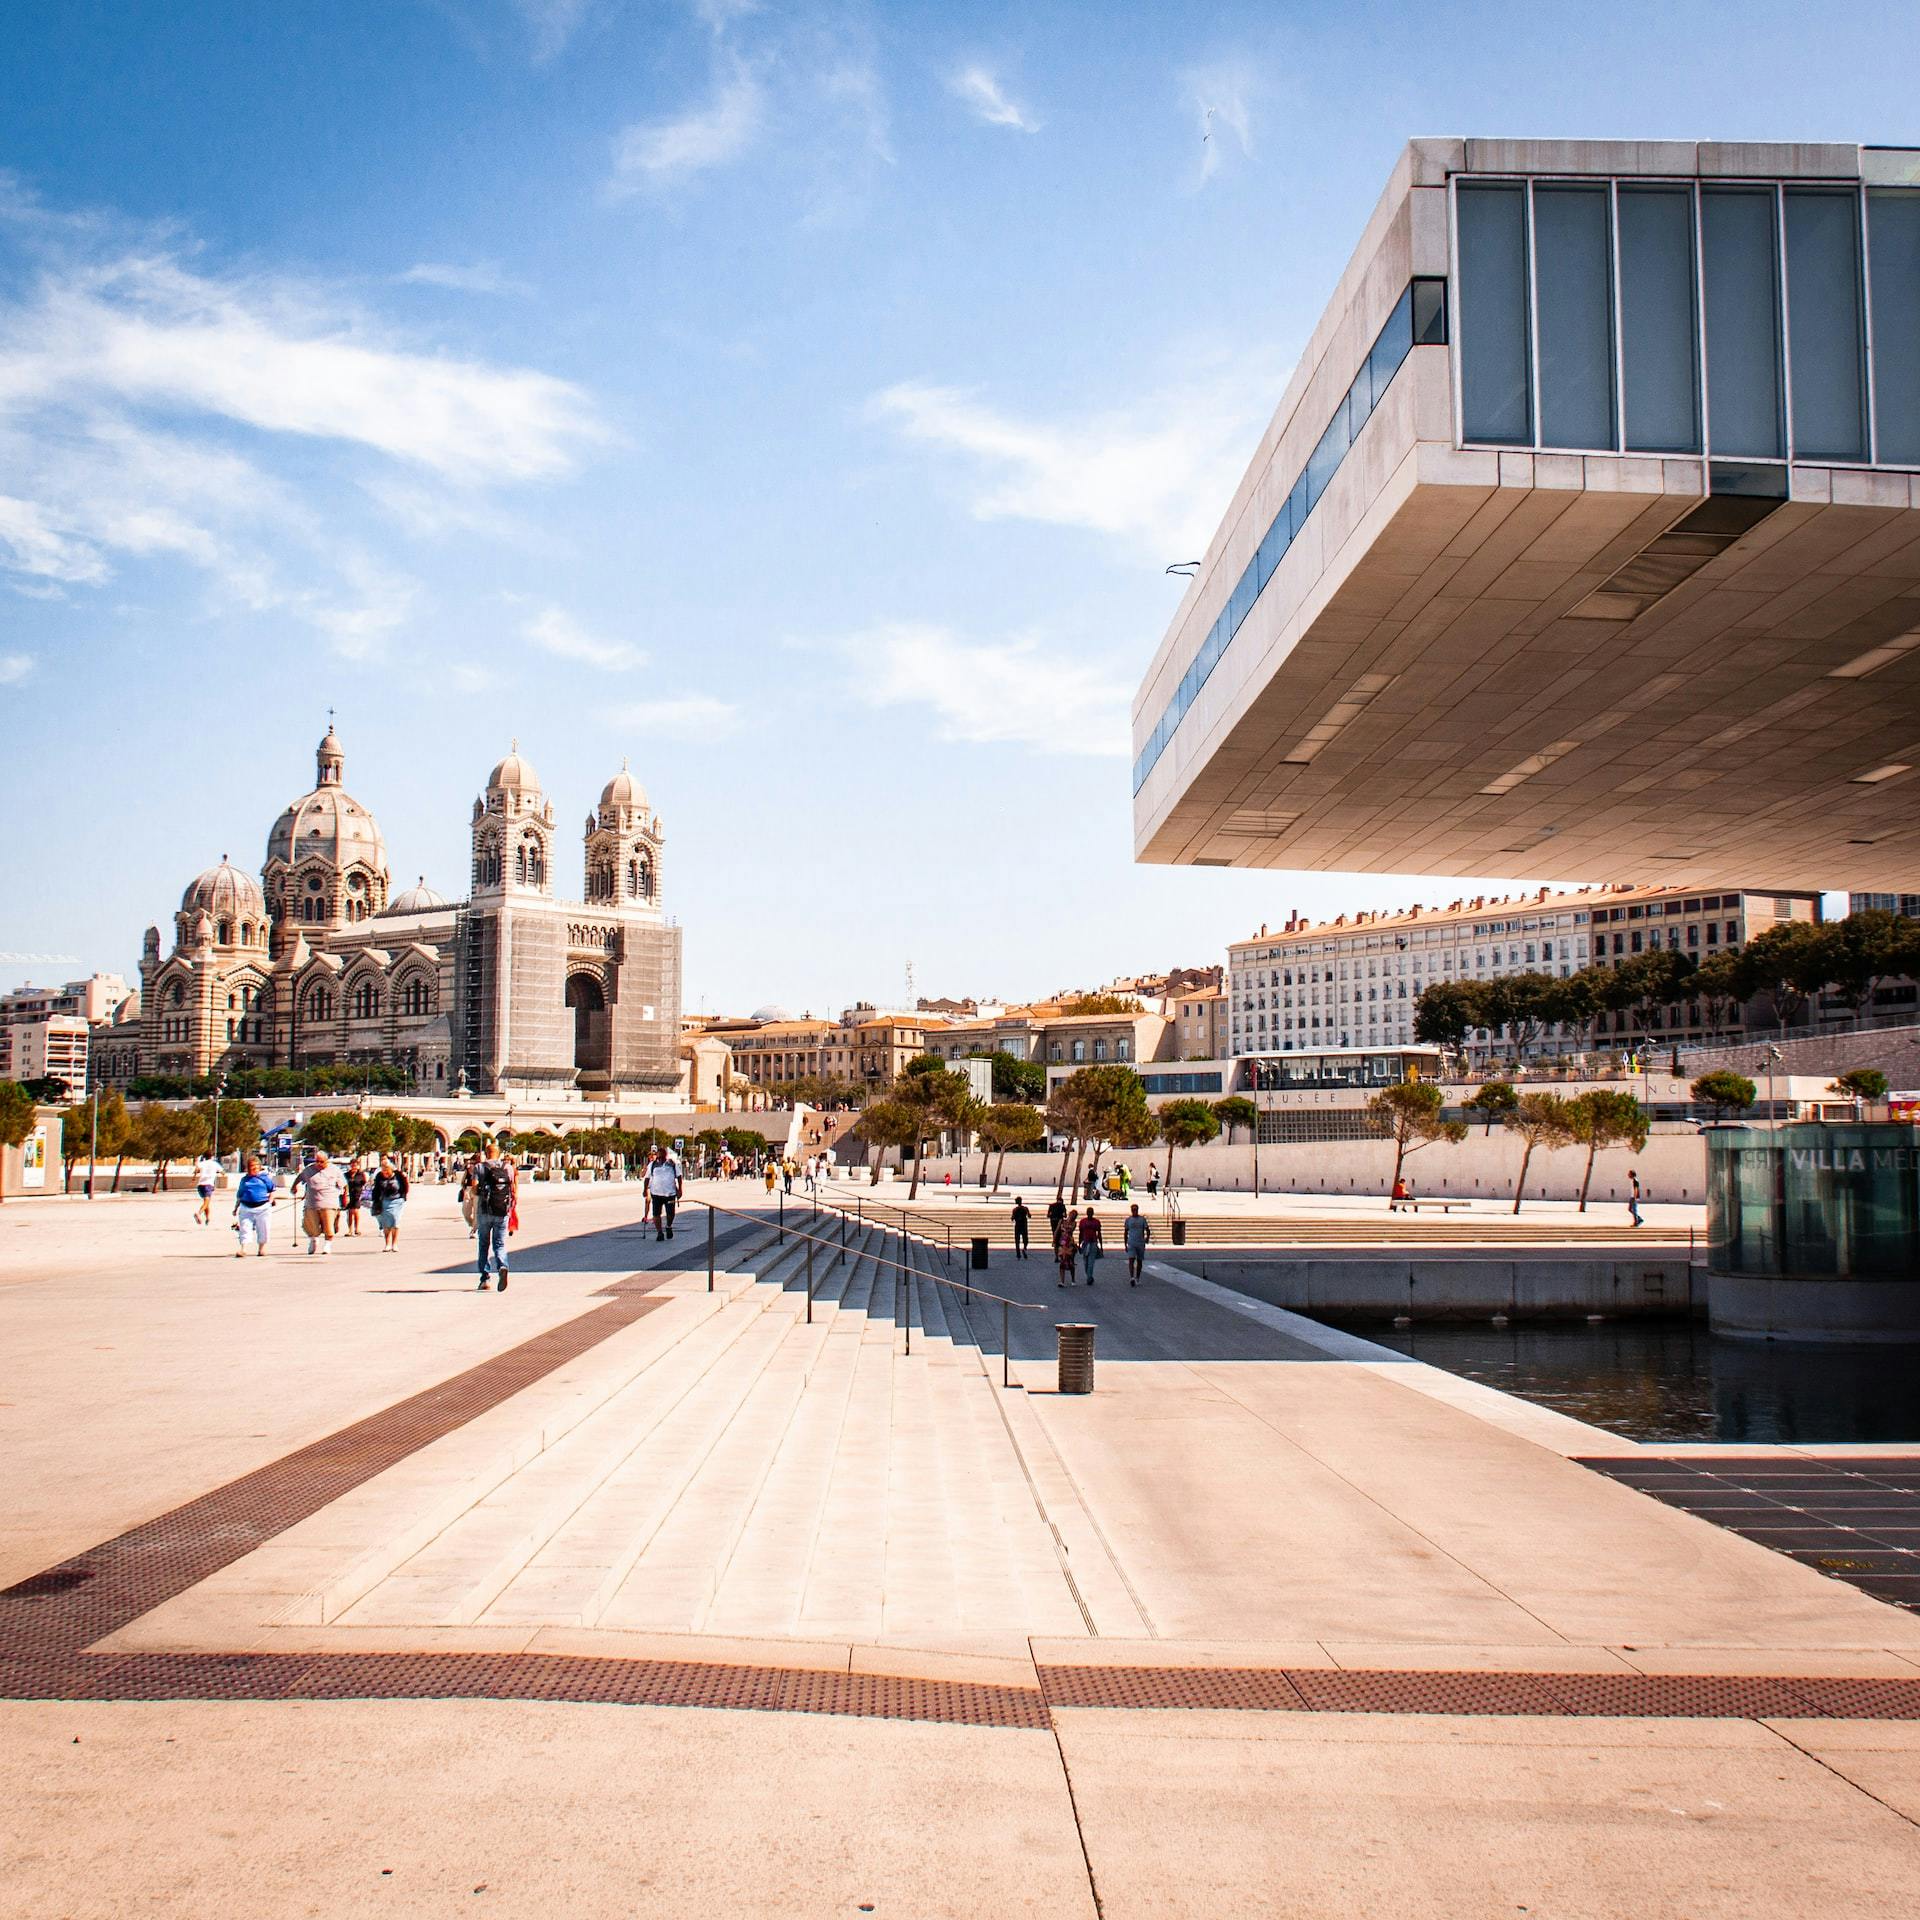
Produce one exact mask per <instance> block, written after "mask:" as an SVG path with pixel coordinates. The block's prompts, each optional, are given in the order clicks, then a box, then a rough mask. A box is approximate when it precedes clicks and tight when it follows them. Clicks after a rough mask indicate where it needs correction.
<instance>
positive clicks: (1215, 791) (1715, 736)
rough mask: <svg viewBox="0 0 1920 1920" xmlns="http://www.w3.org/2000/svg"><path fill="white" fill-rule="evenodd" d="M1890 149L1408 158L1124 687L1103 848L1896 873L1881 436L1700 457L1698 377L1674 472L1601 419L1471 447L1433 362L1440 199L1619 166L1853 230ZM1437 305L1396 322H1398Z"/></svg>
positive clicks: (1896, 728)
mask: <svg viewBox="0 0 1920 1920" xmlns="http://www.w3.org/2000/svg"><path fill="white" fill-rule="evenodd" d="M1911 159H1912V156H1892V155H1886V154H1874V153H1872V152H1870V151H1869V150H1866V149H1859V148H1851V147H1811V148H1809V147H1743V148H1710V147H1707V146H1700V147H1694V146H1692V145H1682V144H1677V143H1661V144H1659V145H1657V146H1653V147H1647V146H1636V145H1633V144H1628V143H1621V144H1609V143H1596V142H1479V141H1466V142H1462V141H1419V142H1415V143H1414V144H1413V146H1411V147H1410V148H1409V149H1408V150H1407V153H1406V154H1405V155H1404V156H1403V158H1402V161H1401V164H1400V167H1399V169H1398V170H1397V172H1396V174H1395V176H1394V179H1393V181H1392V182H1391V184H1390V185H1389V187H1388V190H1387V193H1386V195H1385V197H1384V198H1383V200H1382V201H1381V203H1380V206H1379V209H1378V210H1377V211H1376V213H1375V215H1374V218H1373V221H1372V222H1371V224H1370V225H1369V228H1368V230H1367V232H1366V234H1365V236H1364V237H1363V239H1362V241H1361V243H1360V247H1359V249H1358V250H1357V251H1356V254H1355V256H1354V260H1353V263H1352V265H1351V266H1350V267H1349V268H1348V270H1347V273H1346V275H1345V276H1344V278H1343V280H1342V282H1341V284H1340V287H1339V289H1338V290H1337V292H1336V294H1335V298H1334V301H1333V303H1332V305H1331V306H1330V307H1329V309H1328V312H1327V315H1326V317H1325V318H1324V319H1323V321H1322V322H1321V324H1320V327H1319V328H1318V330H1317V331H1316V333H1315V335H1314V337H1313V339H1312V341H1311V342H1310V343H1309V345H1308V348H1307V350H1306V353H1305V355H1304V356H1303V358H1302V362H1301V368H1300V371H1299V372H1298V373H1297V374H1296V375H1295V377H1294V381H1293V383H1292V385H1291V386H1290V388H1289V391H1288V394H1287V396H1286V398H1285V399H1284V400H1283V401H1282V403H1281V407H1280V409H1279V411H1278V412H1277V413H1276V415H1275V418H1274V422H1273V424H1272V426H1271V427H1270V428H1269V430H1268V433H1267V436H1266V437H1265V439H1264V440H1263V442H1262V445H1261V448H1260V450H1259V452H1258V454H1257V455H1256V457H1255V459H1254V461H1253V463H1252V464H1251V466H1250V467H1249V469H1248V472H1247V475H1246V477H1245V478H1244V479H1243V481H1242V482H1241V485H1240V487H1239V489H1238V490H1237V492H1236V495H1235V497H1234V500H1233V502H1232V505H1231V507H1230V509H1229V511H1228V513H1227V515H1226V517H1225V519H1224V520H1223V522H1222V524H1221V527H1220V529H1219V531H1218V532H1217V533H1216V535H1215V537H1214V540H1213V543H1212V545H1211V547H1210V549H1209V552H1208V555H1207V559H1206V562H1205V564H1204V566H1203V569H1202V571H1201V573H1200V575H1199V576H1198V577H1197V578H1196V580H1195V582H1194V584H1193V587H1192V588H1191V589H1190V591H1189V593H1188V595H1187V598H1186V600H1185V602H1184V603H1183V605H1182V607H1181V609H1180V611H1179V613H1178V615H1177V616H1176V618H1175V620H1174V622H1173V624H1172V626H1171V627H1170V629H1169V632H1168V636H1167V639H1166V642H1165V643H1164V645H1163V646H1162V649H1161V651H1160V654H1159V655H1158V656H1157V658H1156V660H1155V662H1154V664H1153V666H1152V667H1151V669H1150V670H1149V672H1148V675H1147V677H1146V679H1145V681H1144V682H1143V684H1142V688H1141V691H1140V695H1139V698H1138V700H1137V701H1136V706H1135V726H1134V734H1135V742H1134V743H1135V749H1136V752H1137V754H1138V755H1139V759H1138V761H1137V763H1136V794H1135V848H1136V854H1137V857H1138V858H1140V859H1141V860H1144V861H1152V862H1174V863H1191V864H1207V865H1229V866H1256V867H1268V868H1317V869H1336V870H1362V871H1375V872H1403V873H1405V872H1417V873H1433V874H1453V875H1475V874H1490V873H1497V874H1502V875H1511V876H1515V877H1520V878H1535V879H1552V878H1592V879H1614V878H1623V877H1631V878H1633V879H1635V880H1640V881H1647V882H1654V881H1658V882H1661V883H1666V882H1672V883H1674V884H1678V885H1684V886H1689V887H1692V886H1713V885H1735V884H1738V885H1754V884H1765V885H1768V886H1777V887H1790V888H1797V889H1818V888H1826V887H1856V888H1865V887H1867V886H1869V885H1891V884H1899V883H1902V882H1903V881H1904V879H1905V878H1907V877H1910V876H1911V875H1912V873H1913V872H1914V871H1915V870H1916V865H1917V864H1920V809H1916V808H1915V806H1914V804H1913V801H1912V792H1913V788H1912V785H1911V782H1912V780H1913V779H1914V778H1915V777H1916V776H1915V769H1916V767H1920V500H1917V499H1916V494H1915V487H1916V485H1920V474H1916V472H1915V471H1914V470H1911V469H1907V468H1896V467H1894V466H1892V465H1891V464H1890V463H1888V461H1887V457H1886V455H1885V453H1884V452H1883V453H1882V455H1881V457H1880V459H1879V460H1877V461H1869V460H1866V459H1864V458H1863V459H1861V460H1859V461H1857V462H1854V463H1849V464H1841V463H1837V462H1834V461H1832V460H1830V459H1829V460H1815V459H1813V458H1811V457H1807V456H1803V455H1801V454H1799V453H1798V451H1797V448H1796V447H1795V445H1794V443H1793V442H1792V441H1791V440H1790V439H1789V438H1788V437H1787V435H1786V432H1785V429H1784V428H1783V430H1782V434H1781V439H1780V447H1781V453H1780V455H1779V457H1778V458H1775V459H1772V460H1770V461H1759V462H1755V461H1751V460H1746V459H1736V458H1733V457H1730V456H1729V457H1722V456H1723V453H1725V452H1726V449H1725V448H1724V447H1723V445H1722V444H1721V442H1722V441H1724V440H1726V439H1727V438H1728V434H1729V431H1730V430H1728V429H1725V428H1723V427H1721V425H1720V416H1719V414H1718V413H1717V412H1715V411H1713V410H1712V407H1711V401H1712V389H1711V388H1710V387H1708V386H1706V383H1705V377H1704V375H1703V374H1702V373H1701V372H1700V364H1703V363H1696V366H1695V373H1694V378H1695V382H1696V394H1695V401H1694V405H1695V409H1696V418H1697V419H1700V418H1704V419H1708V420H1709V421H1710V424H1711V426H1712V431H1711V432H1709V433H1708V434H1707V436H1706V438H1705V439H1704V440H1702V441H1701V442H1700V443H1699V444H1698V445H1697V446H1696V449H1695V451H1694V452H1693V453H1692V454H1686V453H1681V454H1651V453H1646V452H1639V451H1633V450H1630V449H1631V446H1632V442H1631V439H1630V438H1629V439H1628V440H1627V442H1626V444H1625V445H1622V444H1620V442H1621V439H1622V436H1621V435H1620V433H1619V431H1618V428H1617V418H1618V416H1617V415H1616V428H1615V440H1616V445H1615V448H1614V450H1612V451H1600V452H1594V451H1567V450H1555V449H1554V448H1552V447H1551V446H1549V445H1547V444H1543V437H1544V434H1545V431H1546V430H1543V429H1541V428H1540V427H1539V426H1538V425H1537V411H1536V425H1535V426H1534V428H1532V429H1531V430H1526V429H1524V428H1523V431H1525V432H1526V437H1527V439H1528V440H1529V441H1530V444H1527V445H1515V446H1489V445H1476V444H1473V443H1472V441H1471V438H1470V436H1469V434H1468V433H1467V431H1466V430H1465V428H1464V426H1463V424H1462V411H1461V408H1462V402H1461V391H1460V389H1461V380H1462V375H1461V371H1460V368H1461V354H1462V347H1463V345H1464V346H1465V348H1467V349H1468V350H1469V351H1471V350H1472V348H1473V345H1474V342H1475V340H1476V339H1477V338H1482V337H1484V332H1485V330H1484V329H1483V330H1482V334H1480V335H1476V334H1475V333H1474V332H1473V331H1472V325H1471V322H1472V315H1471V313H1470V314H1469V316H1468V318H1469V328H1468V333H1467V338H1466V340H1465V342H1464V343H1463V342H1462V340H1461V334H1460V321H1459V315H1460V301H1461V293H1460V286H1459V272H1460V264H1459V259H1458V253H1457V235H1456V214H1455V204H1456V196H1457V194H1458V193H1459V191H1460V190H1461V188H1462V183H1463V182H1464V181H1468V180H1477V181H1482V182H1487V183H1493V182H1504V183H1506V184H1511V183H1512V182H1513V181H1514V180H1515V179H1520V180H1522V181H1523V182H1532V183H1533V186H1534V187H1536V188H1537V187H1538V186H1539V183H1540V182H1541V181H1542V180H1546V179H1548V178H1551V179H1552V181H1553V183H1554V184H1555V185H1556V186H1557V187H1558V188H1559V189H1560V190H1562V191H1567V190H1570V189H1573V188H1575V187H1577V186H1580V185H1582V184H1584V185H1585V186H1587V187H1588V188H1589V189H1592V190H1595V191H1597V193H1598V194H1599V195H1600V196H1601V197H1602V198H1604V196H1605V194H1606V193H1607V191H1608V190H1609V188H1608V182H1609V181H1612V182H1613V183H1614V186H1615V187H1616V188H1623V187H1624V186H1625V185H1626V183H1625V182H1623V181H1621V180H1620V176H1623V175H1627V176H1641V177H1642V184H1646V185H1648V186H1649V187H1650V188H1652V187H1653V186H1654V185H1655V184H1657V185H1658V188H1659V190H1662V191H1669V192H1674V193H1679V194H1684V195H1687V196H1691V197H1690V198H1689V199H1688V204H1689V205H1694V204H1696V203H1697V204H1698V205H1700V206H1703V207H1705V208H1706V209H1707V210H1708V211H1709V212H1711V211H1712V210H1713V209H1714V207H1716V206H1717V205H1719V204H1720V202H1719V201H1717V200H1715V198H1714V196H1715V195H1716V194H1723V195H1724V194H1732V195H1736V196H1737V194H1738V193H1739V192H1745V191H1751V192H1764V194H1767V195H1772V194H1775V193H1778V194H1781V195H1784V196H1785V199H1784V202H1783V201H1781V200H1778V199H1776V200H1774V201H1772V202H1771V204H1772V205H1773V206H1774V207H1775V208H1776V209H1777V208H1778V207H1779V206H1780V205H1782V204H1784V205H1785V206H1786V208H1787V211H1788V218H1789V219H1791V218H1792V215H1793V210H1794V208H1795V207H1796V206H1797V205H1798V204H1799V203H1798V202H1797V201H1796V200H1795V198H1794V196H1795V194H1796V193H1815V194H1827V193H1831V194H1835V195H1840V196H1850V199H1849V204H1851V205H1854V206H1856V207H1857V206H1861V205H1865V206H1867V207H1869V208H1871V209H1873V210H1874V212H1875V215H1876V218H1877V217H1878V211H1879V205H1880V201H1881V200H1882V199H1886V200H1888V201H1892V200H1895V199H1900V200H1902V205H1901V206H1900V207H1899V208H1897V209H1895V211H1898V212H1899V213H1900V215H1901V217H1902V218H1903V219H1904V218H1907V217H1908V211H1907V209H1906V207H1905V204H1904V199H1903V196H1905V195H1906V189H1905V187H1897V186H1888V185H1886V184H1884V183H1886V182H1889V181H1893V180H1906V179H1907V178H1908V175H1909V174H1910V173H1911V170H1912V169H1911V166H1910V164H1909V163H1910V162H1911ZM1896 162H1898V164H1896ZM1756 176H1763V177H1765V179H1766V180H1767V181H1768V182H1770V184H1766V185H1765V186H1764V188H1762V187H1759V186H1756V185H1755V180H1756ZM1729 179H1734V180H1744V181H1745V182H1747V187H1746V188H1736V187H1733V186H1729V185H1727V184H1726V183H1727V182H1728V180H1729ZM1876 180H1877V181H1880V182H1882V183H1883V184H1882V185H1881V186H1879V187H1876V186H1875V184H1874V183H1875V182H1876ZM1676 183H1677V184H1676ZM1715 183H1719V184H1715ZM1863 183H1864V198H1863V197H1862V194H1863ZM1527 204H1528V206H1529V207H1531V206H1532V205H1533V204H1534V202H1533V200H1532V199H1529V200H1528V202H1527ZM1728 204H1731V201H1729V202H1728ZM1596 205H1598V201H1596ZM1775 217H1776V218H1777V217H1778V216H1777V213H1776V216H1775ZM1531 218H1532V216H1531V215H1529V219H1531ZM1890 218H1891V216H1889V219H1890ZM1890 230H1891V229H1890V227H1889V231H1890ZM1527 231H1528V233H1531V232H1532V231H1533V229H1532V228H1531V227H1529V228H1528V229H1527ZM1609 231H1610V229H1609ZM1887 246H1888V249H1889V253H1888V257H1889V259H1890V258H1891V252H1890V248H1891V242H1888V243H1887ZM1605 259H1606V260H1607V261H1608V262H1611V259H1612V256H1611V255H1607V256H1605ZM1608 270H1610V269H1609V267H1607V266H1603V267H1602V272H1603V273H1604V272H1606V271H1608ZM1540 271H1541V274H1542V277H1543V282H1544V277H1545V275H1546V273H1547V268H1546V267H1545V266H1543V267H1542V268H1541V269H1540ZM1774 271H1775V274H1776V279H1777V278H1778V276H1779V273H1780V267H1779V263H1778V260H1777V259H1776V261H1775V266H1774ZM1703 284H1705V285H1706V287H1707V296H1706V311H1707V312H1708V314H1709V317H1711V315H1712V314H1713V312H1714V311H1715V309H1714V308H1713V305H1712V299H1713V287H1712V285H1711V284H1710V283H1707V282H1703ZM1442 286H1445V287H1446V288H1447V289H1449V291H1448V292H1447V293H1444V294H1442V293H1439V292H1435V293H1434V294H1433V295H1432V296H1431V297H1430V298H1429V299H1428V300H1427V303H1426V312H1427V325H1428V332H1427V333H1426V334H1425V335H1422V334H1421V333H1420V332H1419V331H1417V329H1418V328H1419V327H1420V325H1421V312H1422V309H1421V308H1420V307H1419V306H1418V305H1415V306H1414V307H1413V308H1412V309H1411V311H1412V313H1413V316H1414V317H1413V320H1412V322H1411V323H1409V321H1408V319H1407V317H1406V314H1407V311H1408V309H1407V307H1406V305H1405V303H1407V302H1409V301H1410V300H1412V298H1413V296H1415V295H1416V294H1418V293H1419V292H1420V290H1421V289H1422V288H1423V287H1426V288H1435V289H1438V288H1441V287H1442ZM1616 298H1617V296H1616ZM1443 301H1444V302H1446V305H1445V307H1444V308H1443V306H1442V304H1441V303H1442V302H1443ZM1443 311H1445V312H1447V313H1448V314H1449V315H1450V316H1451V317H1450V319H1449V320H1448V321H1446V322H1445V323H1444V324H1443V322H1442V320H1441V318H1440V315H1441V313H1442V312H1443ZM1793 311H1794V312H1796V313H1798V312H1799V311H1800V309H1799V308H1798V307H1797V306H1796V307H1795V308H1794V309H1793ZM1629 318H1630V316H1629ZM1409 324H1411V325H1412V327H1413V328H1415V329H1416V331H1414V332H1412V333H1409V331H1408V327H1409ZM1536 326H1537V323H1536ZM1716 338H1717V337H1716V336H1714V335H1713V334H1711V332H1709V334H1708V336H1707V339H1708V348H1709V355H1708V357H1709V359H1711V354H1712V349H1713V347H1714V345H1715V341H1716ZM1614 350H1615V351H1617V339H1616V346H1615V349H1614ZM1891 351H1892V350H1891V347H1889V348H1888V349H1887V350H1886V354H1885V357H1886V359H1887V363H1888V365H1889V367H1890V366H1891ZM1809 352H1810V350H1809ZM1383 355H1384V357H1383ZM1803 357H1807V356H1803ZM1549 364H1551V363H1549ZM1715 364H1719V363H1715ZM1787 364H1788V365H1789V366H1791V365H1792V362H1791V361H1789V362H1788V363H1787ZM1370 367H1372V368H1374V369H1376V371H1375V372H1374V373H1373V375H1372V377H1371V380H1370V381H1369V371H1368V370H1369V368H1370ZM1356 369H1358V370H1359V372H1358V374H1356ZM1518 377H1520V378H1521V379H1522V380H1523V381H1524V379H1525V375H1524V374H1522V375H1521V376H1518ZM1779 377H1780V379H1781V380H1783V381H1784V379H1785V377H1786V376H1784V375H1781V376H1779ZM1809 377H1810V376H1809ZM1863 377H1864V376H1863ZM1891 379H1892V374H1891V372H1889V373H1888V375H1887V380H1888V382H1889V383H1890V382H1891ZM1349 383H1355V385H1354V387H1353V388H1350V384H1349ZM1723 384H1724V383H1723ZM1360 387H1364V388H1365V392H1364V394H1363V395H1362V397H1361V398H1360V399H1358V400H1356V399H1355V398H1353V397H1352V395H1353V393H1354V391H1356V390H1357V389H1358V388H1360ZM1625 391H1626V394H1627V404H1628V406H1629V408H1631V405H1632V402H1633V398H1634V393H1633V387H1632V384H1631V381H1630V380H1629V381H1628V383H1627V385H1626V388H1625ZM1703 392H1704V397H1702V395H1703ZM1525 404H1526V403H1525V402H1524V400H1523V402H1522V406H1523V409H1524V406H1525ZM1779 404H1780V407H1781V409H1782V415H1781V417H1782V420H1783V421H1784V420H1785V419H1786V418H1787V417H1788V415H1787V413H1786V412H1785V409H1786V406H1787V402H1786V400H1785V399H1782V400H1781V401H1780V403H1779ZM1796 404H1797V396H1796ZM1865 404H1866V403H1865V401H1864V400H1863V401H1862V405H1863V406H1864V405H1865ZM1348 417H1350V418H1351V420H1352V422H1354V423H1355V424H1354V426H1353V429H1352V431H1351V433H1350V435H1349V434H1346V433H1345V431H1344V430H1342V433H1341V437H1340V439H1339V444H1338V446H1337V447H1336V448H1335V449H1334V452H1333V454H1332V455H1331V456H1330V457H1329V458H1327V459H1323V458H1322V454H1321V448H1322V447H1324V446H1325V445H1326V444H1327V443H1326V441H1325V440H1324V438H1323V432H1333V431H1334V429H1329V428H1328V424H1327V423H1328V421H1329V419H1330V418H1332V419H1334V420H1335V422H1336V426H1338V423H1339V422H1340V421H1341V420H1342V419H1344V418H1348ZM1631 417H1632V416H1631V412H1629V414H1628V418H1629V421H1631ZM1794 417H1796V418H1797V417H1798V415H1795V416H1794ZM1715 434H1718V435H1719V436H1720V437H1719V439H1716V438H1715V437H1714V436H1715ZM1887 444H1890V441H1889V442H1888V443H1887ZM1315 462H1318V463H1319V465H1318V466H1314V465H1313V463H1315ZM1322 468H1324V469H1325V470H1324V471H1322V470H1321V469H1322ZM1310 470H1311V471H1312V473H1313V477H1314V489H1313V490H1312V491H1311V492H1310V493H1309V494H1308V495H1302V494H1301V491H1300V489H1301V487H1303V486H1306V485H1307V476H1308V474H1309V471H1310ZM1290 513H1291V516H1292V517H1291V519H1289V514H1290ZM1276 526H1278V527H1280V528H1281V532H1280V534H1278V535H1276V533H1275V531H1274V530H1275V528H1276ZM1223 623H1225V624H1224V626H1223Z"/></svg>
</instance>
